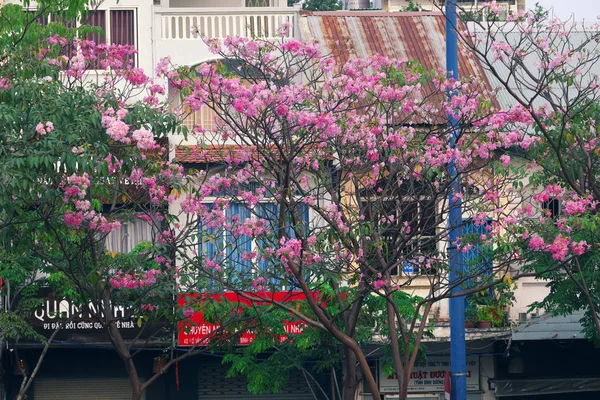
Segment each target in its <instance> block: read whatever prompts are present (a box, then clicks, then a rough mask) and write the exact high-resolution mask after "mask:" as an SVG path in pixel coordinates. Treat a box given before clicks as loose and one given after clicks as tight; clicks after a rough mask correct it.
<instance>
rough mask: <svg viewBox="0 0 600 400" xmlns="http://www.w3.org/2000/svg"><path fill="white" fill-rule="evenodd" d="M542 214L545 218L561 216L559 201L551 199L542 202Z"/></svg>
mask: <svg viewBox="0 0 600 400" xmlns="http://www.w3.org/2000/svg"><path fill="white" fill-rule="evenodd" d="M542 213H543V215H544V216H545V217H549V218H558V216H560V214H561V207H560V200H558V199H551V200H548V201H544V202H542Z"/></svg>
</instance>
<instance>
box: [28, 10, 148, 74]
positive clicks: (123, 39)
mask: <svg viewBox="0 0 600 400" xmlns="http://www.w3.org/2000/svg"><path fill="white" fill-rule="evenodd" d="M31 13H32V14H33V13H34V11H31ZM35 22H37V23H39V24H40V25H42V26H47V25H48V23H49V22H62V23H63V24H65V25H66V26H67V27H69V28H78V27H80V26H82V25H89V26H92V27H98V28H101V29H102V32H103V33H102V34H101V33H88V34H87V35H86V36H85V38H83V39H85V40H91V41H94V42H95V43H96V44H115V45H130V46H133V47H134V48H137V21H136V10H134V9H121V8H119V9H112V10H93V11H89V12H88V13H87V14H86V15H85V16H84V17H83V18H82V19H81V21H79V22H76V21H75V20H70V21H66V20H64V19H62V18H61V17H60V16H59V15H55V14H51V15H47V16H39V17H37V18H35ZM135 63H136V60H134V64H135ZM96 64H97V63H96ZM92 67H93V68H94V69H101V68H100V66H99V65H93V66H92Z"/></svg>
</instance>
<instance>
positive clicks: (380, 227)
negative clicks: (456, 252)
mask: <svg viewBox="0 0 600 400" xmlns="http://www.w3.org/2000/svg"><path fill="white" fill-rule="evenodd" d="M361 213H362V215H363V216H365V218H366V219H367V221H368V223H369V224H370V225H372V228H373V229H374V230H376V231H377V232H378V234H379V235H380V237H381V239H382V240H383V241H384V243H383V245H382V250H383V254H384V257H385V259H386V260H385V261H386V263H392V262H394V260H392V257H399V258H401V260H400V263H399V265H398V266H397V267H394V268H392V269H391V270H390V275H392V276H398V275H402V274H404V275H419V274H434V273H435V272H436V271H435V268H434V267H433V266H432V265H431V261H430V260H431V259H432V258H433V257H435V256H436V255H437V238H436V228H437V221H438V218H437V210H436V206H435V202H434V201H432V200H431V199H429V198H427V197H423V198H418V197H417V198H414V197H409V198H406V199H405V198H402V197H401V196H399V198H397V199H374V200H369V199H367V200H365V201H363V204H362V209H361ZM401 232H402V233H401ZM399 235H403V236H404V237H407V238H409V239H408V240H407V241H406V242H405V241H404V239H403V238H401V237H399ZM399 248H402V251H401V253H398V250H399ZM428 260H429V261H428Z"/></svg>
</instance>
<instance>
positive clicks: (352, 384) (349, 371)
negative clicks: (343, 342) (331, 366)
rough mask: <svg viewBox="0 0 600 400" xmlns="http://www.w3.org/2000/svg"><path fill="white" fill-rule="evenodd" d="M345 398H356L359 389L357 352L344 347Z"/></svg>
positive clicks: (348, 399) (347, 399)
mask: <svg viewBox="0 0 600 400" xmlns="http://www.w3.org/2000/svg"><path fill="white" fill-rule="evenodd" d="M344 358H345V361H346V365H345V366H344V392H343V396H344V400H355V398H356V390H357V389H358V379H357V376H356V375H357V374H356V368H357V367H356V354H354V352H353V351H352V350H350V349H349V348H347V347H345V348H344Z"/></svg>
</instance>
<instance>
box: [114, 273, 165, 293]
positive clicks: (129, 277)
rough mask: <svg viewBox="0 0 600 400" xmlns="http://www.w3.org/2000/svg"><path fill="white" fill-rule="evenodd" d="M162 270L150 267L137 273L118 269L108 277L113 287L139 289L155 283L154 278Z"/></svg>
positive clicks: (158, 275) (155, 278)
mask: <svg viewBox="0 0 600 400" xmlns="http://www.w3.org/2000/svg"><path fill="white" fill-rule="evenodd" d="M161 274H162V272H161V271H160V270H159V269H151V270H148V271H146V272H144V273H142V274H138V273H135V272H134V273H133V274H129V273H124V272H123V271H118V272H117V273H116V274H115V275H114V276H112V277H111V278H110V285H111V286H112V287H113V288H115V289H118V290H120V289H140V288H146V287H148V286H152V285H154V284H155V283H156V280H157V278H158V277H160V275H161Z"/></svg>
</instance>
